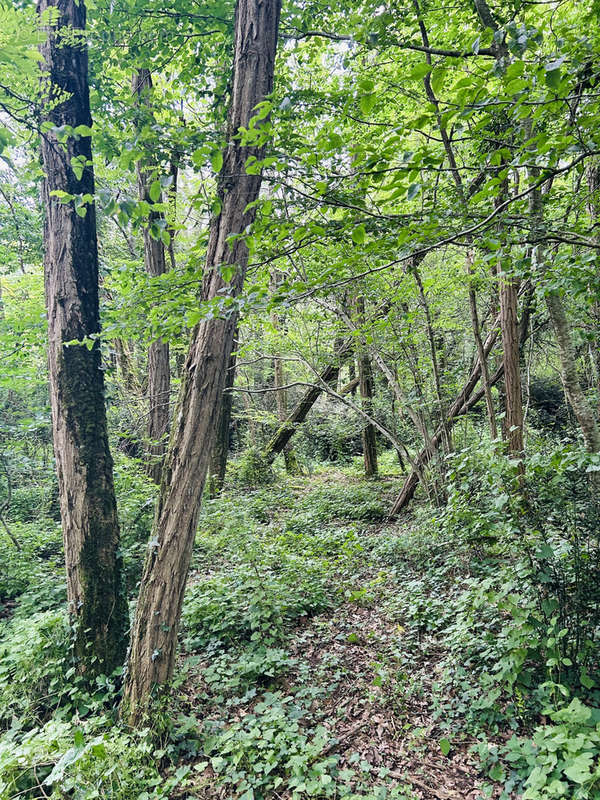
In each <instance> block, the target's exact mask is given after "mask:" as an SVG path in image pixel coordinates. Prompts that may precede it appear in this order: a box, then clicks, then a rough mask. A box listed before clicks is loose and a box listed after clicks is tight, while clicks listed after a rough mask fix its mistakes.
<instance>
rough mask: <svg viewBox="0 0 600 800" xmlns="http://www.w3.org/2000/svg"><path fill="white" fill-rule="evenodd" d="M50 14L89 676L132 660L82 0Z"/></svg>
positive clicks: (71, 483)
mask: <svg viewBox="0 0 600 800" xmlns="http://www.w3.org/2000/svg"><path fill="white" fill-rule="evenodd" d="M38 12H39V14H40V15H46V14H48V13H51V16H50V17H49V19H50V24H48V25H47V26H46V29H45V30H46V33H47V38H46V41H45V42H44V44H43V45H42V47H41V51H42V56H43V65H42V70H43V71H42V85H43V94H44V111H43V131H44V132H43V134H42V139H41V142H42V144H41V149H42V161H43V168H44V173H45V174H44V180H43V185H42V198H43V204H44V209H45V226H44V245H45V253H44V272H45V286H46V305H47V310H48V365H49V376H50V399H51V405H52V429H53V438H54V454H55V459H56V470H57V475H58V484H59V493H60V508H61V518H62V526H63V540H64V547H65V563H66V572H67V597H68V604H69V613H70V615H71V617H72V619H73V622H74V627H75V654H76V656H77V657H78V659H79V662H80V668H81V670H82V671H85V672H86V673H87V674H96V673H103V672H104V673H110V672H111V671H112V670H113V669H114V668H115V667H117V666H120V665H121V664H122V663H123V660H124V656H125V648H126V640H125V633H126V630H127V626H128V619H127V606H126V603H125V598H124V596H123V593H122V587H121V575H120V557H119V555H118V550H119V524H118V519H117V506H116V500H115V492H114V485H113V464H112V459H111V455H110V451H109V446H108V434H107V425H106V410H105V405H104V373H103V371H102V363H101V362H102V359H101V352H100V344H99V341H98V334H99V332H100V318H99V305H98V250H97V242H96V215H95V207H94V172H93V165H92V150H91V138H90V137H91V124H92V119H91V115H90V103H89V89H88V75H87V46H86V40H85V24H86V10H85V4H84V3H78V2H76V0H56V1H55V2H53V0H40V1H39V3H38Z"/></svg>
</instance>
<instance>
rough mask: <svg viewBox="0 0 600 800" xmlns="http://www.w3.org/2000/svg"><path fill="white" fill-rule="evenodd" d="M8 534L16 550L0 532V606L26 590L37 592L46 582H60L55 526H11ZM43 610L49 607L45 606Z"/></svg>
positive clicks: (58, 538) (42, 523)
mask: <svg viewBox="0 0 600 800" xmlns="http://www.w3.org/2000/svg"><path fill="white" fill-rule="evenodd" d="M11 532H12V534H13V536H14V537H15V538H16V540H17V541H18V543H19V545H20V548H21V549H20V550H17V548H16V547H15V546H14V544H13V543H12V542H10V541H9V540H8V537H7V536H6V533H5V531H3V530H2V529H0V547H2V550H3V553H2V560H1V561H0V602H2V601H4V602H6V601H7V600H13V599H14V598H16V597H18V596H19V595H20V594H22V593H23V592H25V591H27V590H28V589H29V588H30V587H34V588H36V589H39V587H40V586H43V585H45V586H47V585H48V583H49V582H51V581H53V582H54V583H56V582H61V580H62V578H61V577H58V578H57V572H58V574H59V576H60V565H61V563H62V535H61V530H60V527H59V526H58V525H56V524H55V523H53V522H50V521H40V522H36V523H27V524H22V523H12V524H11ZM45 607H46V608H47V607H49V606H47V605H46V606H45Z"/></svg>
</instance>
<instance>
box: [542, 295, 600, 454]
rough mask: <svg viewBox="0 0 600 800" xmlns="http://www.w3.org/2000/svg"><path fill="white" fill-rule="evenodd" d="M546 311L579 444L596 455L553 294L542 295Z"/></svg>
mask: <svg viewBox="0 0 600 800" xmlns="http://www.w3.org/2000/svg"><path fill="white" fill-rule="evenodd" d="M546 307H547V309H548V315H549V316H550V321H551V322H552V327H553V329H554V335H555V336H556V341H557V343H558V355H559V359H560V372H561V377H562V380H563V385H564V387H565V393H566V395H567V399H568V401H569V403H570V404H571V408H572V409H573V413H574V414H575V417H576V418H577V422H578V423H579V427H580V428H581V432H582V434H583V440H584V442H585V446H586V448H587V449H588V450H589V451H590V453H598V452H600V429H599V428H598V420H597V418H596V414H595V413H594V409H593V408H592V406H591V404H590V403H589V402H588V399H587V397H586V396H585V392H584V391H583V388H582V386H581V382H580V380H579V375H578V374H577V357H576V355H575V348H574V347H573V340H572V337H571V326H570V325H569V320H568V319H567V315H566V313H565V307H564V305H563V302H562V299H561V298H560V297H559V296H558V295H557V294H548V295H546Z"/></svg>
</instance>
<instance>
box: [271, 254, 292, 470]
mask: <svg viewBox="0 0 600 800" xmlns="http://www.w3.org/2000/svg"><path fill="white" fill-rule="evenodd" d="M279 283H280V275H279V273H278V272H277V271H276V270H274V271H273V273H272V275H271V291H272V292H275V291H276V290H277V287H278V285H279ZM271 324H272V326H273V329H274V330H275V331H276V332H277V333H278V334H280V333H281V319H280V317H279V314H277V312H275V311H272V312H271ZM284 330H285V325H284ZM273 386H274V388H275V390H276V391H275V401H276V404H277V419H278V420H279V423H280V424H281V423H282V422H285V421H286V419H287V415H288V403H287V391H286V390H285V389H284V388H282V387H283V386H285V376H284V367H283V360H282V359H281V358H280V357H279V356H278V355H275V356H274V357H273ZM283 459H284V462H285V471H286V472H287V473H288V475H297V474H298V472H299V467H298V459H297V458H296V454H295V453H294V450H293V448H292V444H291V442H290V441H288V442H287V444H286V445H285V447H284V448H283Z"/></svg>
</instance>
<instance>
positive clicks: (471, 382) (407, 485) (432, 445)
mask: <svg viewBox="0 0 600 800" xmlns="http://www.w3.org/2000/svg"><path fill="white" fill-rule="evenodd" d="M497 338H498V331H497V330H495V329H493V330H492V331H491V333H490V334H489V335H488V337H487V339H486V341H485V342H484V345H483V352H484V355H485V357H486V358H487V356H488V355H489V354H490V352H491V350H492V347H493V346H494V344H495V342H496V339H497ZM502 372H503V370H497V371H496V374H495V375H494V377H493V378H490V385H491V386H493V384H494V383H495V382H496V380H498V379H499V378H500V377H501V375H502ZM480 377H481V364H480V363H479V361H478V362H477V363H476V364H475V366H474V367H473V369H472V370H471V374H470V375H469V377H468V379H467V381H466V383H465V385H464V386H463V388H462V390H461V391H460V392H459V394H458V395H457V396H456V398H455V400H454V402H453V403H452V405H451V406H450V408H449V409H448V412H447V416H446V427H452V426H453V425H454V422H455V420H456V418H457V417H459V416H461V415H462V414H464V413H465V412H464V410H463V409H465V408H466V407H467V405H468V403H469V400H470V398H471V395H472V394H473V391H474V389H475V387H476V386H477V383H478V382H479V378H480ZM444 435H445V431H444V426H443V425H440V426H439V427H438V428H437V430H436V431H435V433H434V434H433V436H432V437H430V438H429V441H428V442H427V444H426V446H425V447H424V448H423V449H422V450H421V452H420V453H419V455H418V456H417V458H416V459H415V461H414V465H413V468H412V470H411V471H410V473H409V475H408V477H407V478H406V480H405V482H404V486H403V487H402V491H401V492H400V494H399V495H398V497H397V498H396V500H395V501H394V504H393V506H392V508H391V510H390V513H389V519H393V518H394V517H396V516H397V515H398V514H399V513H400V511H401V510H402V509H403V508H404V507H405V506H406V505H407V504H408V503H409V502H410V501H411V500H412V498H413V495H414V493H415V491H416V489H417V486H418V485H419V481H420V480H421V474H422V472H423V470H424V469H425V467H426V466H427V464H428V463H429V461H430V460H431V458H432V457H433V455H434V454H435V452H436V451H437V449H438V448H439V446H440V444H441V443H442V442H443V438H444Z"/></svg>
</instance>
